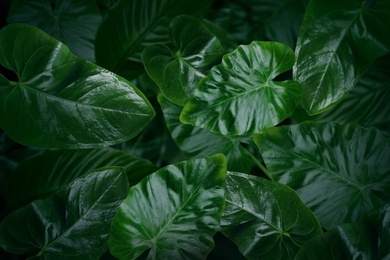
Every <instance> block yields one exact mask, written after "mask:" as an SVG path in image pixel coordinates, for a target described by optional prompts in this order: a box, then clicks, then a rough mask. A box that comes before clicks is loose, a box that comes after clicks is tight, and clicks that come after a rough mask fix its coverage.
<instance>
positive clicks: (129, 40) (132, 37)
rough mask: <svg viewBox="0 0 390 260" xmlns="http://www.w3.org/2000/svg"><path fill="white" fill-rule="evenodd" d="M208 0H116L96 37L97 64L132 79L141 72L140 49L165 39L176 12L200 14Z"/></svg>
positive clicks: (209, 0)
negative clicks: (116, 2)
mask: <svg viewBox="0 0 390 260" xmlns="http://www.w3.org/2000/svg"><path fill="white" fill-rule="evenodd" d="M211 2H212V1H211V0H199V1H192V0H159V1H155V0H134V1H123V0H122V1H119V2H118V4H116V5H115V6H114V7H113V8H112V9H111V10H110V11H109V12H108V13H107V17H106V19H104V21H103V23H102V25H101V26H100V28H99V30H98V33H97V36H96V60H97V62H98V64H99V65H101V66H103V67H105V68H107V69H109V70H111V71H113V72H115V73H118V74H119V75H122V76H124V77H125V78H127V79H133V78H135V77H136V76H138V75H140V74H141V73H142V72H143V71H144V68H143V65H142V62H141V52H142V51H143V49H144V48H145V47H147V46H150V45H154V44H157V43H167V42H169V36H168V25H169V22H170V21H171V20H172V19H173V18H174V17H176V16H178V15H180V14H191V15H200V14H201V13H203V12H205V10H207V8H208V7H209V5H210V4H211Z"/></svg>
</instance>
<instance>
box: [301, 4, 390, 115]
mask: <svg viewBox="0 0 390 260" xmlns="http://www.w3.org/2000/svg"><path fill="white" fill-rule="evenodd" d="M389 12H390V2H389V1H387V0H377V1H363V0H359V1H338V0H331V1H329V0H318V1H311V2H310V4H309V6H308V8H307V10H306V14H305V18H304V22H303V24H302V27H301V31H300V33H299V37H298V42H297V48H296V56H297V61H296V64H295V65H294V79H295V80H297V81H298V82H299V83H301V84H302V87H303V91H304V95H303V97H304V98H303V102H302V103H303V107H304V108H305V109H306V111H307V112H308V113H309V114H310V115H314V114H319V113H322V112H324V111H326V110H328V109H330V108H331V107H333V106H334V105H336V104H337V103H338V102H339V101H340V100H341V99H343V98H344V97H345V96H346V95H347V94H348V93H349V91H350V90H351V89H352V88H353V87H354V86H355V85H356V83H357V81H358V79H359V78H360V77H361V76H362V75H363V73H364V72H365V71H366V69H367V68H368V67H369V66H370V65H371V63H372V62H373V61H374V60H375V59H376V58H377V57H379V56H382V55H384V54H385V53H387V52H389V51H390V19H388V14H389Z"/></svg>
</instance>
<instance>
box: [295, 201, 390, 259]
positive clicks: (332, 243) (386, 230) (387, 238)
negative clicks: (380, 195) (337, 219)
mask: <svg viewBox="0 0 390 260" xmlns="http://www.w3.org/2000/svg"><path fill="white" fill-rule="evenodd" d="M389 245H390V204H387V205H386V206H385V207H384V208H383V209H381V210H379V211H378V212H375V213H374V214H372V215H371V216H370V217H369V219H367V220H364V221H359V222H354V223H346V224H343V225H341V226H338V227H337V228H335V229H332V230H329V231H328V232H326V233H323V234H322V235H320V236H317V237H315V238H313V239H312V240H310V241H309V242H308V243H306V244H305V245H304V246H303V247H302V248H301V250H300V251H299V252H298V254H297V257H296V259H389V258H390V251H389Z"/></svg>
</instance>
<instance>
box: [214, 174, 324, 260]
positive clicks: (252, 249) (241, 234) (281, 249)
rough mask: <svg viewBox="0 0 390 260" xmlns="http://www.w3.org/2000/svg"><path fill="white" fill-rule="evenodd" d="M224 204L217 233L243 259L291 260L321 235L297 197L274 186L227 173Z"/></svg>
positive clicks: (283, 188)
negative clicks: (243, 257) (219, 230)
mask: <svg viewBox="0 0 390 260" xmlns="http://www.w3.org/2000/svg"><path fill="white" fill-rule="evenodd" d="M225 200H226V208H225V211H224V213H223V215H222V218H221V232H222V233H223V234H224V235H226V236H227V237H228V238H230V239H231V240H232V241H233V242H234V243H235V244H237V246H238V248H239V249H240V252H241V253H242V254H243V255H244V256H245V257H246V258H247V259H294V256H295V254H296V252H297V251H298V250H299V248H300V247H301V246H302V245H303V244H304V243H305V242H306V241H308V240H309V239H310V238H312V237H314V236H315V235H317V234H320V233H321V232H322V231H321V226H320V224H319V222H318V220H317V219H316V217H315V216H314V215H313V213H312V212H311V211H310V210H309V209H308V208H307V207H306V206H305V205H304V204H303V202H302V201H301V200H300V198H299V197H298V195H297V194H296V193H295V192H294V191H293V190H291V189H290V188H289V187H287V186H284V185H282V184H279V183H276V182H271V181H268V180H265V179H263V178H259V177H255V176H252V175H247V174H243V173H236V172H229V173H228V175H227V178H226V194H225Z"/></svg>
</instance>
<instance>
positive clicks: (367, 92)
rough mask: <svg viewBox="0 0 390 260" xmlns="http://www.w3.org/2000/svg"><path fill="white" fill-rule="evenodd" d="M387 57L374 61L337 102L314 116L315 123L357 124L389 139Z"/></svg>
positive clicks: (389, 69) (389, 70)
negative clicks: (372, 129) (375, 129)
mask: <svg viewBox="0 0 390 260" xmlns="http://www.w3.org/2000/svg"><path fill="white" fill-rule="evenodd" d="M389 100H390V58H389V56H385V57H384V58H381V59H379V60H378V61H377V62H375V64H374V66H373V67H372V68H370V69H369V70H368V71H367V72H366V74H364V76H363V77H362V78H361V79H360V80H359V82H358V83H357V85H356V86H355V87H354V88H353V89H352V90H351V92H350V93H349V94H348V96H346V97H345V98H344V99H343V100H342V101H341V102H340V103H338V104H337V105H336V106H335V107H334V108H332V109H330V110H328V111H326V112H324V113H322V114H319V115H317V116H314V117H313V119H314V120H316V121H318V122H327V121H328V122H329V121H336V122H338V123H340V124H347V123H350V122H357V123H359V124H360V125H363V126H366V127H376V128H378V129H380V130H381V131H382V132H383V133H384V135H385V136H386V137H390V106H389V105H388V104H389Z"/></svg>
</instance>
